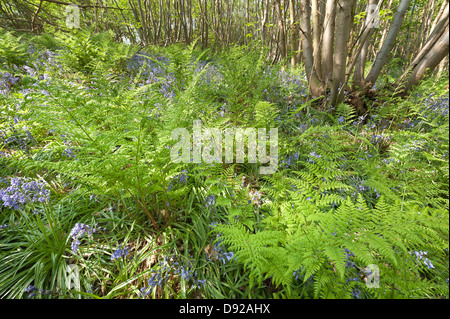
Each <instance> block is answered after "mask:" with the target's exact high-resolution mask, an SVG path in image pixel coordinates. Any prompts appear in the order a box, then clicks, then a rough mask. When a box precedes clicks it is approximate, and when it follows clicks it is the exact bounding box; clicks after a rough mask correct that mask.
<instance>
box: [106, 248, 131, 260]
mask: <svg viewBox="0 0 450 319" xmlns="http://www.w3.org/2000/svg"><path fill="white" fill-rule="evenodd" d="M128 249H129V247H125V248H122V245H120V246H119V248H118V249H117V250H115V251H114V253H113V254H112V255H111V260H115V259H120V258H123V257H127V256H128V254H129V251H128ZM130 258H131V256H130Z"/></svg>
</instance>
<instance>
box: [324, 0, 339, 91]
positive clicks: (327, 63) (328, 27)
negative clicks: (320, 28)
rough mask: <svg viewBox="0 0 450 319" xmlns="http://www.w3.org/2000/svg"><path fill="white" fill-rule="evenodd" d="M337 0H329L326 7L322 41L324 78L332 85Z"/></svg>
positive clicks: (327, 83)
mask: <svg viewBox="0 0 450 319" xmlns="http://www.w3.org/2000/svg"><path fill="white" fill-rule="evenodd" d="M335 16H336V0H327V3H326V7H325V18H324V32H323V41H322V42H323V43H322V79H323V80H324V81H325V83H326V85H327V86H328V85H330V81H331V79H332V75H333V59H332V58H331V57H332V56H333V53H334V29H335Z"/></svg>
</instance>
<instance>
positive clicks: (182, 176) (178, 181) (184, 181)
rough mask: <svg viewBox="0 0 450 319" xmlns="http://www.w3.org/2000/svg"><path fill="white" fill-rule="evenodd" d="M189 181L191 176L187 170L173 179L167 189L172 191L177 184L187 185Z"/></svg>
mask: <svg viewBox="0 0 450 319" xmlns="http://www.w3.org/2000/svg"><path fill="white" fill-rule="evenodd" d="M188 179H189V176H188V175H187V170H183V171H182V172H181V174H180V175H178V176H176V177H175V178H173V179H172V181H171V182H170V184H169V186H168V187H167V190H168V191H170V190H172V188H173V187H174V185H175V184H187V181H188Z"/></svg>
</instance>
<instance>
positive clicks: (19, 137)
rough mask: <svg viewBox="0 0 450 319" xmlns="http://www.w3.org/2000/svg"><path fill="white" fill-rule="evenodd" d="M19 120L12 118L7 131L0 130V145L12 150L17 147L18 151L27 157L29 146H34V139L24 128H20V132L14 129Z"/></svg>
mask: <svg viewBox="0 0 450 319" xmlns="http://www.w3.org/2000/svg"><path fill="white" fill-rule="evenodd" d="M20 120H21V119H20V118H18V117H14V120H13V122H11V124H10V125H9V128H8V129H5V130H0V145H2V144H3V145H5V146H6V147H10V148H13V149H14V148H15V147H16V146H18V147H19V149H20V150H22V151H23V152H24V153H25V154H27V155H29V154H30V149H31V148H30V144H35V143H36V139H35V138H34V137H33V135H32V134H31V133H30V131H29V130H28V129H27V128H26V127H24V128H22V131H19V130H18V129H17V128H16V126H15V125H16V124H17V123H18V122H19V121H20Z"/></svg>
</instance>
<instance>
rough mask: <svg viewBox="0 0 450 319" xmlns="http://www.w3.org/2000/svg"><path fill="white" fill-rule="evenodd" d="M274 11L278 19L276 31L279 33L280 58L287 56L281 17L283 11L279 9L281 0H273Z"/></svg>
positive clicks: (284, 29)
mask: <svg viewBox="0 0 450 319" xmlns="http://www.w3.org/2000/svg"><path fill="white" fill-rule="evenodd" d="M274 6H275V12H276V14H277V21H278V32H279V34H280V36H279V38H278V42H279V49H280V56H281V58H282V59H285V58H286V57H287V48H286V28H285V21H284V18H283V12H282V11H281V0H274Z"/></svg>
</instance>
